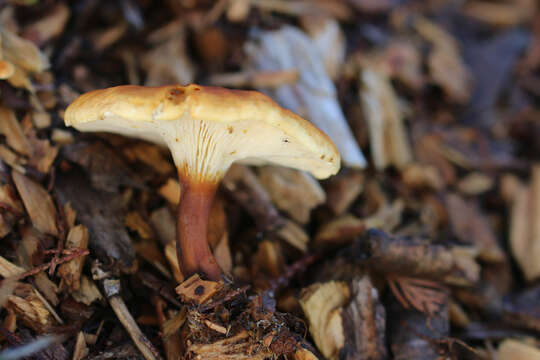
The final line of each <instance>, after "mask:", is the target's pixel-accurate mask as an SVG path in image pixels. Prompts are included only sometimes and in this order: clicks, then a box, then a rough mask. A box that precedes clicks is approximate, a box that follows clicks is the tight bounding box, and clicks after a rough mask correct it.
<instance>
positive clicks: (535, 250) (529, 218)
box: [502, 165, 540, 281]
mask: <svg viewBox="0 0 540 360" xmlns="http://www.w3.org/2000/svg"><path fill="white" fill-rule="evenodd" d="M503 182H505V183H506V184H503V186H502V187H503V188H506V192H507V193H509V194H508V195H507V198H509V203H510V207H511V213H510V248H511V250H512V254H513V255H514V258H515V259H516V261H517V263H518V265H519V267H520V269H521V271H523V273H524V275H525V278H526V279H527V281H533V280H535V279H537V278H538V277H539V276H540V262H538V261H537V260H538V256H540V221H538V220H537V219H538V217H539V216H540V165H535V166H533V170H532V176H531V183H530V185H529V186H524V185H522V184H521V183H520V182H519V180H517V179H515V178H514V177H513V176H512V177H506V178H505V179H504V181H503ZM509 187H511V188H512V189H511V190H510V189H508V188H509Z"/></svg>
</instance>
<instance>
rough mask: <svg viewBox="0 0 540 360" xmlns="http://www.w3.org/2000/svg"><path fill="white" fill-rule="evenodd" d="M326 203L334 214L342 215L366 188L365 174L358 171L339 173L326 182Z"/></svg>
mask: <svg viewBox="0 0 540 360" xmlns="http://www.w3.org/2000/svg"><path fill="white" fill-rule="evenodd" d="M324 188H325V190H326V204H327V206H328V207H329V208H330V210H332V212H333V213H334V215H337V216H339V215H342V214H343V213H344V212H345V211H346V210H347V209H348V208H349V207H350V206H351V205H352V203H353V202H354V201H355V200H356V199H357V198H358V196H359V195H360V194H361V193H362V191H363V190H364V175H363V174H362V173H361V172H358V171H351V172H349V173H339V174H338V175H337V176H333V177H332V178H330V179H329V181H327V182H326V184H325V186H324Z"/></svg>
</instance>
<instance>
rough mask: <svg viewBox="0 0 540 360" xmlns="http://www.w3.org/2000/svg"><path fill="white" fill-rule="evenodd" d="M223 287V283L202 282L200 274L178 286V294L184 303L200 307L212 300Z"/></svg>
mask: <svg viewBox="0 0 540 360" xmlns="http://www.w3.org/2000/svg"><path fill="white" fill-rule="evenodd" d="M222 287H223V283H222V282H221V281H220V282H216V281H206V280H202V279H201V278H200V277H199V275H198V274H195V275H193V276H191V277H190V278H189V279H187V280H185V281H184V282H183V283H181V284H180V285H178V287H177V288H176V293H177V294H178V296H180V299H182V301H184V302H188V303H195V304H198V305H200V304H202V303H204V302H206V301H208V300H209V299H210V298H212V296H214V294H215V293H216V292H217V291H218V290H219V289H221V288H222Z"/></svg>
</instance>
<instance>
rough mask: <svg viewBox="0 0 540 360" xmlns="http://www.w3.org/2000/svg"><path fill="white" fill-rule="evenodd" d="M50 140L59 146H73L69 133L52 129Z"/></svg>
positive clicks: (71, 136)
mask: <svg viewBox="0 0 540 360" xmlns="http://www.w3.org/2000/svg"><path fill="white" fill-rule="evenodd" d="M51 140H52V141H54V143H55V144H59V145H67V144H73V141H74V139H73V135H72V134H71V133H70V132H69V131H66V130H62V129H54V130H53V131H52V134H51Z"/></svg>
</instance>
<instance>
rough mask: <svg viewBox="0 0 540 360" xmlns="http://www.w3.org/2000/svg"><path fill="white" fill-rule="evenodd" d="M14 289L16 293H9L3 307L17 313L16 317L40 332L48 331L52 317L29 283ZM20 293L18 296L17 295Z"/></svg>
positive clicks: (51, 324) (53, 322)
mask: <svg viewBox="0 0 540 360" xmlns="http://www.w3.org/2000/svg"><path fill="white" fill-rule="evenodd" d="M25 285H26V286H24V287H22V288H21V286H19V288H18V289H17V290H16V294H18V295H10V296H9V297H8V301H7V303H6V305H5V307H6V308H7V309H9V310H11V311H13V312H14V313H15V314H16V315H17V319H18V320H19V321H20V322H21V323H22V324H24V325H25V326H28V327H29V328H31V329H33V330H35V331H36V332H38V333H40V334H42V333H45V332H46V331H48V330H49V329H50V328H51V327H52V326H53V325H54V324H55V321H54V318H53V316H52V315H51V313H50V312H49V310H47V308H46V307H45V305H44V304H43V302H42V301H41V299H40V298H39V297H38V296H37V295H36V293H35V292H34V290H33V288H32V286H31V285H28V284H25ZM19 295H20V296H19Z"/></svg>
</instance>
